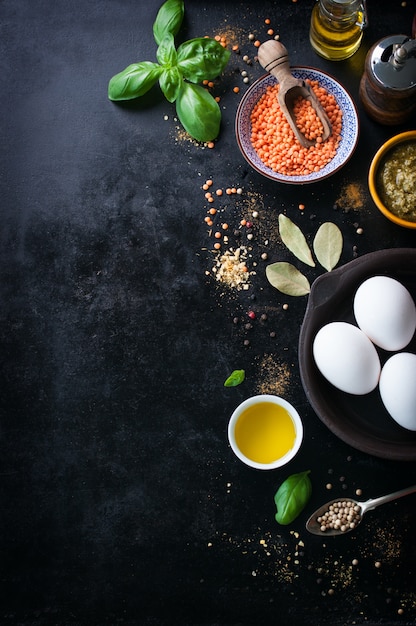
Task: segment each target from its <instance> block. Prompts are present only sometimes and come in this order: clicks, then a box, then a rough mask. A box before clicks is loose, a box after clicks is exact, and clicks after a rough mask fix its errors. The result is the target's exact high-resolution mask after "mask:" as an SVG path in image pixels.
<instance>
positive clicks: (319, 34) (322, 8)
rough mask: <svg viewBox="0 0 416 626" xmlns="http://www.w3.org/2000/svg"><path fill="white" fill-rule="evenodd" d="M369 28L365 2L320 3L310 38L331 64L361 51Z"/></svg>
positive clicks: (321, 0) (331, 0)
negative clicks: (365, 33) (365, 31)
mask: <svg viewBox="0 0 416 626" xmlns="http://www.w3.org/2000/svg"><path fill="white" fill-rule="evenodd" d="M366 26H367V10H366V4H365V0H363V1H362V0H317V2H316V4H315V6H314V8H313V9H312V15H311V25H310V31H309V39H310V42H311V45H312V48H313V49H314V50H315V52H316V53H317V54H319V55H320V56H322V57H324V58H325V59H329V60H330V61H342V60H343V59H348V58H349V57H350V56H352V55H353V54H354V52H356V51H357V50H358V48H359V47H360V44H361V40H362V37H363V29H364V28H365V27H366Z"/></svg>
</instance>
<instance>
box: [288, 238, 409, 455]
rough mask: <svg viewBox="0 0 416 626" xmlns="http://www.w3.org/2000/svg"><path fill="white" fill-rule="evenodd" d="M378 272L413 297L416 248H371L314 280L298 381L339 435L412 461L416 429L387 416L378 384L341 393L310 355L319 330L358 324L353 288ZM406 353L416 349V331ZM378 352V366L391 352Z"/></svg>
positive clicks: (376, 451) (359, 445)
mask: <svg viewBox="0 0 416 626" xmlns="http://www.w3.org/2000/svg"><path fill="white" fill-rule="evenodd" d="M377 274H382V275H385V276H391V277H392V278H396V279H397V280H399V281H400V282H401V283H402V284H403V285H404V286H405V287H407V289H408V290H409V291H410V293H411V294H412V296H413V299H414V300H415V301H416V249H412V248H396V249H390V250H380V251H378V252H372V253H370V254H367V255H364V256H362V257H359V258H358V259H355V260H354V261H351V262H350V263H347V264H346V265H344V266H342V267H340V268H338V269H336V270H333V271H332V272H327V273H326V274H323V275H321V276H320V277H319V278H317V279H316V280H315V281H314V283H313V284H312V288H311V292H310V294H309V299H308V306H307V308H306V313H305V317H304V320H303V324H302V327H301V331H300V337H299V366H300V375H301V379H302V385H303V388H304V390H305V393H306V396H307V398H308V400H309V402H310V404H311V406H312V408H313V409H314V411H315V412H316V414H317V415H318V417H319V418H320V419H321V421H322V422H323V423H324V424H326V426H327V427H328V428H329V429H330V430H331V431H332V432H333V433H334V434H335V435H336V436H337V437H339V438H340V439H342V440H343V441H345V442H346V443H348V444H349V445H351V446H352V447H354V448H356V449H357V450H361V451H362V452H367V453H368V454H372V455H374V456H377V457H381V458H385V459H393V460H400V461H415V460H416V432H412V431H409V430H406V429H405V428H402V427H401V426H399V425H398V424H397V423H396V422H395V421H394V420H393V419H392V418H391V417H390V416H389V414H388V413H387V411H386V409H385V408H384V406H383V403H382V401H381V398H380V395H379V391H378V388H377V389H376V390H374V391H373V392H372V393H370V394H367V395H365V396H354V395H350V394H346V393H344V392H342V391H339V390H338V389H336V388H335V387H333V385H331V384H330V383H329V382H328V381H327V380H326V379H325V378H324V377H323V376H322V375H321V373H320V372H319V370H318V369H317V367H316V365H315V361H314V359H313V354H312V344H313V340H314V338H315V335H316V333H317V332H318V330H319V329H320V328H321V327H322V326H324V325H325V324H328V323H329V322H333V321H346V322H351V323H354V324H356V322H355V319H354V314H353V309H352V305H353V298H354V295H355V292H356V290H357V289H358V287H359V285H360V284H361V283H362V282H363V281H364V280H365V279H366V278H370V277H371V276H375V275H377ZM405 351H407V352H415V353H416V335H415V336H414V337H413V339H412V341H411V343H410V344H409V345H408V346H407V347H406V348H405ZM378 352H379V355H380V360H381V363H382V364H383V363H384V362H385V361H386V360H387V358H388V357H389V356H391V354H392V353H389V352H384V351H382V350H379V349H378Z"/></svg>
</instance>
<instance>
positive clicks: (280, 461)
mask: <svg viewBox="0 0 416 626" xmlns="http://www.w3.org/2000/svg"><path fill="white" fill-rule="evenodd" d="M265 402H267V403H272V404H275V405H277V406H279V407H282V408H283V409H285V410H286V411H287V413H288V414H289V416H290V418H291V420H292V422H293V426H294V429H295V440H294V443H293V446H292V447H291V448H290V450H289V451H288V452H286V454H284V455H283V456H281V457H279V458H277V459H276V460H274V461H273V462H270V463H259V462H257V461H253V460H252V459H250V458H248V457H247V456H246V455H245V454H243V452H242V451H241V450H240V448H239V446H238V444H237V441H236V436H235V430H236V425H237V423H238V421H239V419H240V418H241V416H242V415H243V413H244V412H245V411H246V410H247V409H249V408H250V407H252V406H254V405H256V404H260V403H265ZM302 439H303V424H302V420H301V418H300V415H299V413H298V412H297V411H296V409H295V408H294V407H293V406H292V405H291V404H290V403H289V402H287V400H284V399H283V398H280V397H279V396H274V395H271V394H261V395H258V396H252V397H251V398H247V400H244V402H242V403H241V404H240V405H239V406H238V407H237V408H236V409H235V410H234V412H233V414H232V415H231V418H230V421H229V424H228V440H229V442H230V446H231V449H232V450H233V452H234V454H235V455H236V456H237V457H238V458H239V459H240V461H243V463H245V464H246V465H249V466H250V467H254V468H255V469H261V470H269V469H276V468H278V467H282V466H283V465H286V464H287V463H289V461H291V460H292V459H293V457H294V456H295V455H296V454H297V452H298V450H299V448H300V446H301V443H302Z"/></svg>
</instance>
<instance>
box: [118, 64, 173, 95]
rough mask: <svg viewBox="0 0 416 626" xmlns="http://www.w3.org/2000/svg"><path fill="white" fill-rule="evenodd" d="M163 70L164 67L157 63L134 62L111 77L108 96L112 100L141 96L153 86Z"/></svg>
mask: <svg viewBox="0 0 416 626" xmlns="http://www.w3.org/2000/svg"><path fill="white" fill-rule="evenodd" d="M161 72H162V68H161V67H160V65H158V64H157V63H152V62H150V61H142V62H141V63H133V64H132V65H129V66H127V67H126V68H125V69H124V70H123V71H122V72H119V73H118V74H116V75H115V76H113V77H112V78H111V79H110V82H109V83H108V97H109V99H110V100H131V99H133V98H139V97H140V96H142V95H143V94H145V93H146V92H147V91H149V89H151V88H152V87H153V85H154V84H155V83H156V81H157V80H158V78H159V76H160V74H161Z"/></svg>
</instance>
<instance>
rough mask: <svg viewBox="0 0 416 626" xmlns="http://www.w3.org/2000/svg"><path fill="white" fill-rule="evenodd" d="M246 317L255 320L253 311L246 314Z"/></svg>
mask: <svg viewBox="0 0 416 626" xmlns="http://www.w3.org/2000/svg"><path fill="white" fill-rule="evenodd" d="M248 316H249V318H250V319H251V320H255V319H256V314H255V313H254V311H249V312H248Z"/></svg>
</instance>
